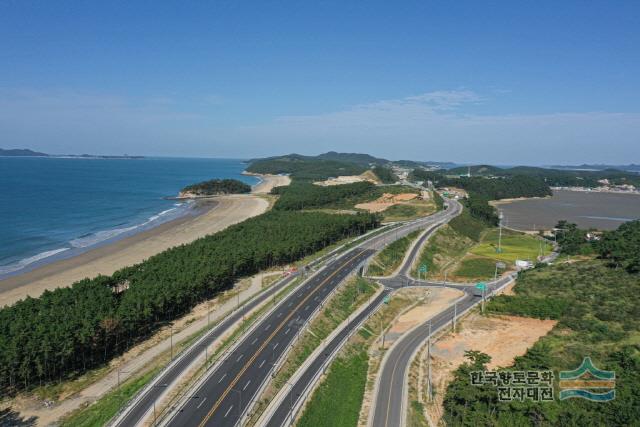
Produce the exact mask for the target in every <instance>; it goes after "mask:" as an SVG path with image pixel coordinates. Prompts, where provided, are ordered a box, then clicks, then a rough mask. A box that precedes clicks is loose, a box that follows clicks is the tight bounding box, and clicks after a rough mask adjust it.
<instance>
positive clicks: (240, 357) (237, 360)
mask: <svg viewBox="0 0 640 427" xmlns="http://www.w3.org/2000/svg"><path fill="white" fill-rule="evenodd" d="M242 357H244V353H242V354H241V355H240V356H239V357H238V358H237V359H236V362H239V361H240V359H242Z"/></svg>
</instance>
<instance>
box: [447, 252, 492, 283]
mask: <svg viewBox="0 0 640 427" xmlns="http://www.w3.org/2000/svg"><path fill="white" fill-rule="evenodd" d="M495 268H496V262H495V260H493V259H491V258H481V257H465V258H464V259H463V260H462V262H461V263H460V266H459V267H458V269H457V270H456V276H457V277H464V278H467V279H489V278H493V276H494V274H495Z"/></svg>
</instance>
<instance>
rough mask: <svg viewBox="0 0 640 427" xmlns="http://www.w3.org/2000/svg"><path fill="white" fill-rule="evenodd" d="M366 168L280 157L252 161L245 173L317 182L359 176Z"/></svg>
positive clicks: (327, 161)
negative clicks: (275, 175)
mask: <svg viewBox="0 0 640 427" xmlns="http://www.w3.org/2000/svg"><path fill="white" fill-rule="evenodd" d="M367 169H368V168H367V167H365V166H361V165H358V164H356V163H348V162H343V161H338V160H324V159H316V158H313V157H306V156H296V155H290V156H282V157H278V158H270V159H262V160H255V161H253V162H252V163H251V164H250V165H249V166H248V167H247V171H249V172H253V173H270V174H281V173H284V174H290V175H291V176H292V177H294V178H298V179H306V180H319V179H327V178H330V177H336V176H341V175H360V174H361V173H363V172H364V171H366V170H367Z"/></svg>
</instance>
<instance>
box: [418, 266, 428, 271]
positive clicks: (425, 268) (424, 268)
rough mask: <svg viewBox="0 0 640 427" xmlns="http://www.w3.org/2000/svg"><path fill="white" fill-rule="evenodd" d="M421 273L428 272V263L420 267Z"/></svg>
mask: <svg viewBox="0 0 640 427" xmlns="http://www.w3.org/2000/svg"><path fill="white" fill-rule="evenodd" d="M418 271H419V272H420V273H426V272H427V264H422V265H421V266H420V269H419V270H418Z"/></svg>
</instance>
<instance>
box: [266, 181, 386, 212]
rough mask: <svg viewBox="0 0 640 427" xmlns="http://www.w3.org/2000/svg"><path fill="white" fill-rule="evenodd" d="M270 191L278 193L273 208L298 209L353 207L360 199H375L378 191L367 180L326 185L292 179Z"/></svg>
mask: <svg viewBox="0 0 640 427" xmlns="http://www.w3.org/2000/svg"><path fill="white" fill-rule="evenodd" d="M272 193H273V194H278V195H280V197H279V198H278V201H277V202H276V204H275V205H274V209H277V210H300V209H314V208H335V207H338V208H340V207H353V205H354V204H356V203H359V202H361V201H364V200H370V199H375V198H376V197H378V193H379V191H378V190H377V189H376V186H375V185H374V184H372V183H370V182H367V181H364V182H354V183H352V184H342V185H331V186H326V187H325V186H321V185H315V184H311V183H308V182H299V181H294V182H293V183H292V184H291V185H288V186H286V187H276V188H274V189H273V191H272Z"/></svg>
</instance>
